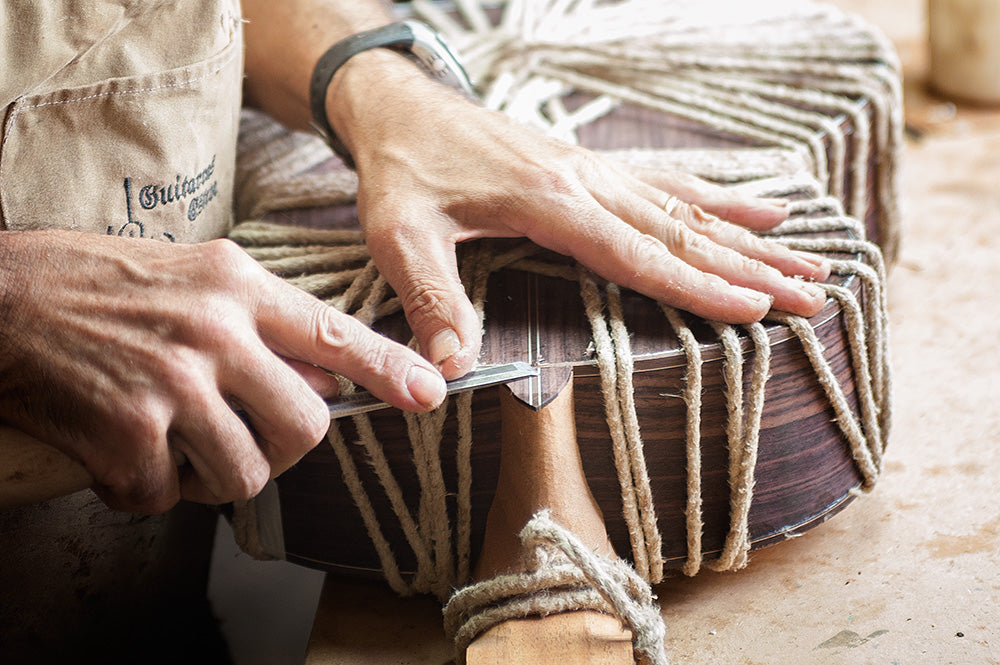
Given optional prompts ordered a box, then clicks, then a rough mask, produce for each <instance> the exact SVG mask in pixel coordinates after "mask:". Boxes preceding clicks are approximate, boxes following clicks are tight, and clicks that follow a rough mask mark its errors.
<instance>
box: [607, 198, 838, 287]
mask: <svg viewBox="0 0 1000 665" xmlns="http://www.w3.org/2000/svg"><path fill="white" fill-rule="evenodd" d="M630 190H631V191H632V192H633V193H634V194H636V195H638V196H640V197H642V198H643V199H645V200H647V201H649V202H650V203H652V204H653V205H654V206H655V207H657V208H658V209H663V210H664V212H666V214H667V215H669V216H670V217H672V218H674V219H678V220H681V221H682V222H684V223H685V224H686V225H687V226H688V227H689V228H690V229H692V230H693V231H695V232H696V233H700V234H701V235H703V236H705V237H707V238H709V239H711V240H712V241H714V242H715V243H717V244H719V245H722V246H724V247H728V248H730V249H733V250H736V251H737V252H739V253H740V254H743V255H744V256H747V257H750V258H752V259H757V260H758V261H763V262H764V263H766V264H768V265H770V266H773V267H775V268H777V269H778V270H780V271H781V272H782V273H783V274H784V275H787V276H790V277H805V278H806V279H811V280H817V281H822V280H825V279H826V278H827V277H829V276H830V263H829V261H827V260H826V259H824V258H823V257H821V256H817V255H815V254H808V253H806V252H794V251H792V250H790V249H788V248H787V247H785V246H783V245H779V244H778V243H774V242H769V241H767V240H764V239H762V238H760V237H759V236H756V235H754V234H753V233H751V232H750V231H748V230H747V229H745V228H744V227H742V226H737V225H736V224H731V223H729V222H726V221H723V220H721V219H719V218H718V217H716V216H714V215H710V214H708V213H706V212H705V211H704V210H702V208H701V207H700V206H697V205H693V204H691V203H687V202H685V201H682V200H681V199H680V198H678V197H676V196H674V195H672V194H667V195H665V194H664V193H663V192H661V191H660V190H658V189H656V188H655V187H651V186H649V185H647V184H645V183H642V182H638V181H633V182H632V183H631V187H630ZM627 201H628V199H627V197H624V196H619V197H617V199H616V201H615V203H614V204H612V205H616V206H619V207H627V206H628V203H627ZM657 216H658V215H657Z"/></svg>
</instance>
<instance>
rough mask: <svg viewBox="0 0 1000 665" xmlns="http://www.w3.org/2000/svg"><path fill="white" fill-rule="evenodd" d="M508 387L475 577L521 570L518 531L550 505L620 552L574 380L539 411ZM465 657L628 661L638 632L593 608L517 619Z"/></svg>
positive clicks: (561, 663) (565, 520)
mask: <svg viewBox="0 0 1000 665" xmlns="http://www.w3.org/2000/svg"><path fill="white" fill-rule="evenodd" d="M501 392H502V393H503V397H502V398H501V439H502V441H501V457H500V472H499V473H500V475H499V481H498V483H497V493H496V496H495V497H494V499H493V505H492V507H491V508H490V512H489V516H488V517H487V523H486V536H485V539H484V543H483V553H482V555H481V557H480V559H479V561H478V563H477V564H476V570H475V574H474V577H476V578H477V579H484V578H487V577H491V576H494V575H497V574H500V573H505V572H517V571H519V570H522V569H523V568H522V564H521V543H520V540H519V539H518V535H517V534H518V532H519V531H520V529H521V527H523V526H524V524H525V523H526V522H527V521H528V520H529V519H530V518H531V516H532V515H534V514H535V513H536V512H538V511H539V510H541V509H543V508H548V509H549V510H551V511H552V517H553V519H555V520H556V521H557V522H559V523H560V524H562V525H563V526H565V527H566V528H568V529H569V530H570V531H572V532H573V533H574V534H575V535H577V536H578V537H579V538H580V539H581V540H583V542H584V543H585V544H587V545H588V546H590V547H592V548H593V549H594V550H595V551H597V552H600V553H602V554H606V555H613V554H614V550H613V548H612V546H611V542H610V541H609V539H608V534H607V531H606V530H605V527H604V518H603V515H602V514H601V510H600V508H599V507H598V505H597V501H596V500H595V499H594V497H593V495H592V494H591V492H590V488H589V486H588V485H587V478H586V476H585V475H584V471H583V463H582V460H581V458H580V450H579V448H578V447H577V441H576V422H575V416H574V409H573V383H572V380H570V381H569V382H568V383H567V384H566V387H565V388H563V389H562V390H561V391H560V392H559V394H558V395H557V396H556V397H555V398H554V399H553V400H552V401H551V402H549V403H548V404H547V405H546V406H544V407H542V408H540V409H538V410H535V409H533V408H531V407H530V406H527V405H525V404H524V403H523V402H521V401H520V400H519V399H518V398H517V397H515V396H513V395H512V394H510V393H509V392H508V391H501ZM526 469H530V470H531V472H530V473H525V470H526ZM466 662H467V663H468V665H500V664H501V663H502V664H503V665H512V664H513V665H516V664H518V663H524V664H525V665H527V664H528V663H531V664H532V665H548V664H551V665H565V664H566V663H581V664H584V663H585V664H586V665H628V664H631V663H632V662H633V655H632V636H631V633H630V632H629V631H627V630H623V629H622V627H621V625H620V623H619V622H618V620H617V619H615V618H613V617H610V616H607V615H604V614H600V613H598V612H593V611H580V612H570V613H566V614H556V615H551V616H548V617H544V618H535V619H519V620H512V621H507V622H504V623H502V624H500V625H497V626H494V627H493V628H491V629H490V630H488V631H486V632H485V633H483V634H482V635H481V636H479V638H477V639H476V640H475V641H474V642H473V643H472V644H471V645H470V646H469V648H468V649H467V650H466Z"/></svg>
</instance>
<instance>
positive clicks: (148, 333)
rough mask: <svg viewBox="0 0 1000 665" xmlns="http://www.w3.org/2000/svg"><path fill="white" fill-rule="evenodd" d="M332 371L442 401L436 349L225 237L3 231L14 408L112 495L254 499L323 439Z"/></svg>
mask: <svg viewBox="0 0 1000 665" xmlns="http://www.w3.org/2000/svg"><path fill="white" fill-rule="evenodd" d="M320 367H322V368H324V369H319V368H320ZM324 370H329V371H332V372H337V373H340V374H343V375H345V376H347V377H348V378H350V379H352V380H354V381H356V382H358V383H361V384H363V385H365V386H366V387H367V388H368V389H369V390H371V391H372V392H373V393H374V394H376V395H377V396H379V397H380V398H382V399H384V400H386V401H388V402H389V403H391V404H393V405H395V406H398V407H400V408H403V409H410V410H417V411H422V410H427V409H430V408H432V407H434V406H436V405H437V404H438V403H439V402H440V401H441V400H442V399H443V397H444V390H445V386H444V381H443V380H442V378H441V376H440V374H439V373H438V372H437V371H436V370H435V369H434V368H433V367H432V366H431V365H430V363H428V362H427V361H426V360H424V359H423V358H421V357H420V356H418V355H417V354H416V353H414V352H413V351H411V350H409V349H407V348H405V347H403V346H401V345H398V344H396V343H395V342H391V341H389V340H388V339H386V338H384V337H382V336H380V335H378V334H376V333H374V332H372V331H371V330H369V329H367V328H366V327H364V326H363V325H361V324H360V323H358V322H357V321H356V320H354V319H352V318H351V317H349V316H346V315H343V314H341V313H339V312H337V311H336V310H334V309H331V308H329V307H327V306H325V305H323V304H322V303H321V302H319V301H318V300H316V299H314V298H312V297H311V296H309V295H307V294H305V293H304V292H301V291H299V290H298V289H295V288H293V287H291V286H289V285H288V284H286V283H284V282H283V281H281V280H280V279H278V278H277V277H275V276H273V275H271V274H270V273H268V272H267V271H265V270H264V269H263V268H261V267H260V266H259V265H258V264H257V263H256V262H254V261H253V260H252V259H250V258H249V257H248V256H247V255H246V254H245V253H244V252H243V251H242V250H240V249H239V248H238V247H236V245H234V244H232V243H230V242H228V241H214V242H210V243H204V244H200V245H170V244H167V243H160V242H156V241H151V240H138V239H124V238H113V237H105V236H93V235H83V234H79V233H74V232H68V231H53V232H24V233H3V234H0V419H2V420H4V421H6V422H7V423H9V424H11V425H14V426H15V427H18V428H20V429H22V430H24V431H26V432H28V433H29V434H32V435H33V436H35V437H36V438H39V439H41V440H43V441H47V442H49V443H52V444H54V445H55V446H57V447H59V448H60V449H62V450H63V451H64V452H66V453H68V454H69V455H70V456H72V457H74V458H75V459H77V460H79V461H81V462H82V463H83V464H84V465H85V466H86V467H87V469H88V470H89V471H90V473H91V475H92V476H93V477H94V478H95V479H96V482H97V486H96V487H95V490H96V491H97V492H98V494H99V495H100V496H101V497H102V498H103V499H104V500H105V502H106V503H108V504H109V505H111V506H113V507H116V508H121V509H126V510H134V511H141V512H160V511H163V510H166V509H168V508H169V507H170V506H172V505H173V504H174V503H176V501H177V500H178V499H179V498H185V499H189V500H194V501H201V502H207V503H220V502H224V501H230V500H235V499H246V498H249V497H251V496H253V495H255V494H256V493H257V492H258V491H259V490H260V488H261V487H262V486H263V484H264V483H265V482H266V481H267V479H268V478H269V477H273V476H275V475H277V474H278V473H280V472H282V471H283V470H285V469H286V468H288V467H289V466H290V465H292V464H294V463H295V462H296V461H297V460H298V459H299V458H300V457H301V456H302V455H303V454H304V453H305V452H307V451H308V450H309V449H311V448H312V447H313V446H315V445H316V443H317V442H318V441H320V439H321V438H322V437H323V436H324V434H325V433H326V431H327V428H328V427H329V422H330V421H329V412H328V411H327V408H326V405H325V403H324V401H323V399H322V398H321V395H325V396H329V395H331V394H334V393H335V392H336V390H337V383H336V380H335V379H334V378H333V377H332V376H330V375H329V374H327V372H326V371H324ZM237 410H239V411H240V412H242V413H243V414H245V418H246V420H245V421H244V420H243V419H242V418H241V417H240V415H238V414H237ZM185 461H186V463H185V464H183V466H179V465H178V463H179V462H185Z"/></svg>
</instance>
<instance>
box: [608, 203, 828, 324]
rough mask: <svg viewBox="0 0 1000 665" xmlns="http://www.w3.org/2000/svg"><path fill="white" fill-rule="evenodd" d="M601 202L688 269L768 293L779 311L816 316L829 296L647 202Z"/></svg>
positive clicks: (817, 288)
mask: <svg viewBox="0 0 1000 665" xmlns="http://www.w3.org/2000/svg"><path fill="white" fill-rule="evenodd" d="M598 200H599V201H601V202H602V204H603V205H605V206H606V207H608V208H609V210H610V211H611V212H613V213H615V214H616V215H617V216H619V217H621V218H623V219H625V220H627V221H628V222H630V223H631V225H632V226H634V227H635V228H636V229H637V230H638V231H639V232H641V233H645V234H649V235H651V236H653V237H654V238H657V239H659V240H660V241H662V242H663V243H664V245H665V246H666V247H667V249H668V250H669V251H670V253H671V254H673V255H674V256H676V257H678V258H679V259H681V260H682V261H684V262H685V263H687V264H689V265H691V266H692V267H694V268H696V269H698V270H701V271H703V272H706V273H711V274H713V275H717V276H719V277H721V278H722V279H724V280H726V281H727V282H729V283H730V284H735V285H738V286H743V287H746V288H749V289H753V290H755V291H759V292H761V293H767V294H769V295H770V296H772V297H773V298H774V307H776V308H778V309H781V310H784V311H788V312H792V313H794V314H799V315H801V316H812V315H814V314H816V313H817V312H819V310H820V309H822V307H823V303H824V302H826V293H825V292H824V291H823V290H822V289H820V288H819V287H817V286H816V285H814V284H809V283H807V282H803V281H800V280H797V279H792V278H790V277H786V276H784V275H782V274H781V272H780V271H779V270H777V269H776V268H774V267H772V266H770V265H768V264H767V263H764V262H763V261H761V260H759V259H757V258H752V257H749V256H746V255H744V254H741V253H740V252H738V251H736V250H734V249H731V248H729V247H726V246H723V245H720V244H718V243H716V242H714V241H713V240H712V239H711V238H709V237H707V236H705V235H702V234H700V233H695V232H694V231H693V230H692V229H691V228H690V227H689V226H688V225H686V224H684V223H683V222H681V221H680V220H677V219H674V218H672V217H670V216H669V215H667V214H666V213H665V212H664V211H663V210H661V209H660V208H659V207H658V206H656V205H654V204H652V203H650V202H649V201H647V200H646V199H644V198H642V197H638V196H634V195H631V194H630V193H628V192H626V191H624V190H616V193H615V194H612V195H611V196H603V197H600V198H599V199H598ZM734 228H735V227H734Z"/></svg>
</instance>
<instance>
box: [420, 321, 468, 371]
mask: <svg viewBox="0 0 1000 665" xmlns="http://www.w3.org/2000/svg"><path fill="white" fill-rule="evenodd" d="M461 350H462V341H461V340H460V339H459V338H458V334H457V333H456V332H455V331H454V330H452V329H451V328H445V329H444V330H442V331H441V332H439V333H437V334H436V335H434V336H433V337H431V341H430V343H429V344H428V345H427V359H428V360H430V361H431V362H432V363H434V364H435V365H441V363H443V362H444V361H445V360H447V359H448V358H451V357H452V356H453V355H455V354H456V353H458V352H459V351H461Z"/></svg>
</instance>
